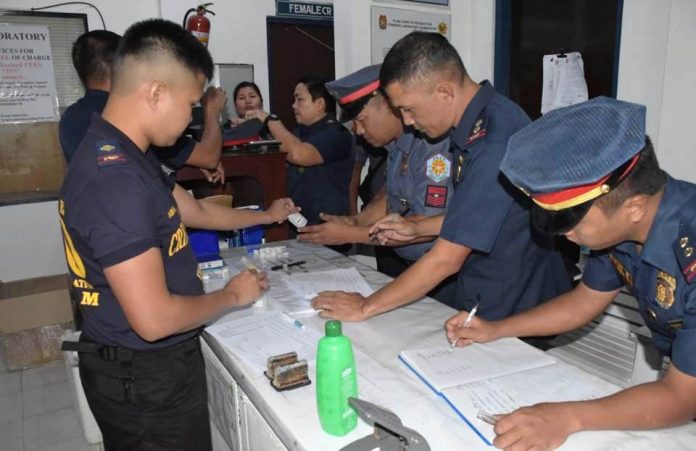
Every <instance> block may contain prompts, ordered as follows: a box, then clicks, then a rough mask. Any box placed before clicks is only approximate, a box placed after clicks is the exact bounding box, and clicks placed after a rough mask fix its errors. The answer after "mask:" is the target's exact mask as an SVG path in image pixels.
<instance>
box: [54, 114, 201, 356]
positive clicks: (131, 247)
mask: <svg viewBox="0 0 696 451" xmlns="http://www.w3.org/2000/svg"><path fill="white" fill-rule="evenodd" d="M173 186H174V185H173V183H171V182H169V180H168V178H167V177H165V176H164V173H163V172H162V170H161V168H160V164H159V160H157V158H156V157H155V156H154V155H153V154H152V152H149V151H148V152H147V153H145V154H144V153H143V152H141V151H140V149H138V147H136V145H135V144H134V143H133V142H132V141H131V140H130V139H129V138H128V137H127V136H126V135H124V134H123V133H121V132H120V131H119V130H118V129H116V128H115V127H113V126H112V125H111V124H109V123H108V122H106V121H105V120H103V119H102V118H101V117H99V116H96V115H95V116H94V119H93V121H92V125H91V126H90V128H89V130H88V131H87V134H86V135H85V138H84V140H83V141H82V144H80V146H79V147H78V150H77V152H76V154H75V156H74V159H73V162H72V163H71V164H70V167H69V169H68V172H67V174H66V176H65V180H64V182H63V187H62V188H61V193H60V201H59V212H60V216H61V228H62V231H63V239H64V244H65V251H66V257H67V260H68V267H69V269H70V278H71V281H72V285H73V288H74V290H75V293H76V294H77V298H78V300H79V302H80V309H81V310H82V313H83V315H84V321H83V324H82V330H83V333H84V334H85V336H86V337H88V338H89V339H91V340H93V341H96V342H98V343H102V344H106V345H112V346H125V347H128V348H131V349H155V348H162V347H166V346H169V345H172V344H174V343H178V342H180V341H183V340H186V339H188V338H190V337H191V336H193V335H194V334H196V333H197V331H196V330H194V331H189V332H186V333H183V334H178V335H173V336H170V337H168V338H165V339H162V340H159V341H157V342H154V343H150V342H147V341H145V340H143V339H142V338H140V337H139V336H138V335H137V334H136V333H135V331H134V330H133V329H132V328H131V327H130V325H129V324H128V321H127V319H126V317H125V314H124V312H123V309H122V308H121V306H120V304H119V302H118V300H117V299H116V297H115V296H114V293H113V291H112V290H111V287H110V286H109V284H108V282H107V280H106V277H105V276H104V268H108V267H110V266H113V265H116V264H118V263H121V262H124V261H126V260H128V259H131V258H133V257H136V256H138V255H140V254H142V253H143V252H145V251H147V250H149V249H151V248H155V249H158V250H159V252H160V253H161V255H162V262H163V265H164V272H165V276H166V283H167V288H168V289H169V291H170V292H171V293H174V294H179V295H184V296H194V295H199V294H202V293H203V285H202V283H201V280H200V279H199V278H198V276H197V269H198V265H197V262H196V259H195V257H194V255H193V252H192V251H191V246H189V241H188V235H187V233H186V228H185V227H184V225H183V224H182V222H181V217H180V216H179V212H178V209H177V206H176V202H175V200H174V197H173V195H172V189H173ZM140 302H149V299H148V298H146V297H144V296H143V298H142V299H140Z"/></svg>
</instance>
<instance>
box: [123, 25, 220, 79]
mask: <svg viewBox="0 0 696 451" xmlns="http://www.w3.org/2000/svg"><path fill="white" fill-rule="evenodd" d="M162 57H164V58H166V59H171V60H172V61H175V62H176V63H178V64H180V65H181V66H183V67H185V68H187V69H188V70H190V71H191V72H192V73H194V74H199V73H200V74H203V75H204V76H205V78H207V79H208V80H210V79H211V78H212V77H213V59H212V58H211V57H210V53H208V49H206V48H205V47H204V46H203V44H201V43H200V42H199V41H198V39H196V38H195V37H194V36H193V35H192V34H191V33H189V32H188V31H186V30H184V29H183V28H182V27H181V26H180V25H178V24H176V23H174V22H170V21H167V20H163V19H149V20H144V21H142V22H137V23H135V24H133V25H131V27H130V28H128V30H126V33H125V34H124V35H123V37H122V38H121V42H120V43H119V45H118V49H117V50H116V57H115V58H114V80H113V83H114V85H116V84H117V83H118V77H120V76H122V75H125V74H121V72H122V71H121V69H122V65H123V63H124V62H125V60H127V59H128V58H136V59H139V60H142V61H153V62H156V61H158V60H160V59H161V58H162ZM153 64H155V63H153Z"/></svg>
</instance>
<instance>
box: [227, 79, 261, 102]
mask: <svg viewBox="0 0 696 451" xmlns="http://www.w3.org/2000/svg"><path fill="white" fill-rule="evenodd" d="M242 88H251V89H253V90H254V92H256V95H257V96H259V99H261V102H263V96H262V95H261V90H260V89H259V87H258V86H257V85H256V83H254V82H253V81H243V82H241V83H239V84H238V85H237V86H235V87H234V92H233V94H232V99H233V100H237V94H239V91H240V90H241V89H242Z"/></svg>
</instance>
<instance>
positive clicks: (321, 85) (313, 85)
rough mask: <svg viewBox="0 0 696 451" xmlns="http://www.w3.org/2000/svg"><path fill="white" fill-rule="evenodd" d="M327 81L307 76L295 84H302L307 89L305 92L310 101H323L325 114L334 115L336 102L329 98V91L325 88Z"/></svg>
mask: <svg viewBox="0 0 696 451" xmlns="http://www.w3.org/2000/svg"><path fill="white" fill-rule="evenodd" d="M328 81H329V80H328V79H326V78H323V77H319V76H314V75H308V76H306V77H302V78H301V79H300V80H299V81H298V82H297V84H300V83H302V84H303V85H305V86H306V87H307V91H309V95H310V96H311V97H312V100H317V99H324V104H325V105H326V112H327V113H332V114H336V101H335V100H334V98H333V97H331V94H329V90H328V89H326V86H325V85H326V83H327V82H328Z"/></svg>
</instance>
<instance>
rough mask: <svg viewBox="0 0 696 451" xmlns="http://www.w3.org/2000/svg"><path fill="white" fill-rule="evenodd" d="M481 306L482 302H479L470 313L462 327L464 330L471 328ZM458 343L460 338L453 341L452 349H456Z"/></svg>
mask: <svg viewBox="0 0 696 451" xmlns="http://www.w3.org/2000/svg"><path fill="white" fill-rule="evenodd" d="M479 304H480V302H477V303H476V305H475V306H474V308H472V309H471V311H470V312H469V314H468V315H467V317H466V320H464V324H463V325H462V329H466V328H468V327H469V325H470V324H471V321H472V320H473V319H474V317H475V316H476V312H477V311H478V307H479ZM458 341H459V338H456V339H454V340H452V342H451V343H450V349H452V348H454V347H455V346H456V345H457V342H458Z"/></svg>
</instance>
